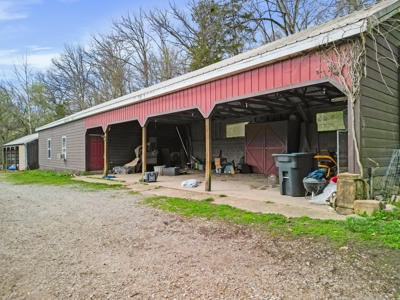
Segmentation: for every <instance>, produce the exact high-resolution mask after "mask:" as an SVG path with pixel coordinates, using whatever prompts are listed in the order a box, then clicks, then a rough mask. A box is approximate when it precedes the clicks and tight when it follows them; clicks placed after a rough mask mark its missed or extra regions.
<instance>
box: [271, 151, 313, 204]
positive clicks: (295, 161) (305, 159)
mask: <svg viewBox="0 0 400 300" xmlns="http://www.w3.org/2000/svg"><path fill="white" fill-rule="evenodd" d="M272 156H273V157H274V158H275V164H276V166H277V168H278V169H279V187H280V192H281V195H289V196H292V197H304V195H305V192H306V191H305V189H304V185H303V179H304V177H306V176H307V175H308V174H310V173H311V171H312V170H313V166H314V153H291V154H272Z"/></svg>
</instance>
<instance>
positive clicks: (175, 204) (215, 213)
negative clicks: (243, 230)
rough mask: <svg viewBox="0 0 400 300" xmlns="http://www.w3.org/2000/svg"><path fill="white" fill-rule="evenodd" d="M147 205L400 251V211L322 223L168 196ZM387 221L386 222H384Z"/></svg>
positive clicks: (268, 229) (275, 231)
mask: <svg viewBox="0 0 400 300" xmlns="http://www.w3.org/2000/svg"><path fill="white" fill-rule="evenodd" d="M145 203H147V204H149V205H151V206H153V207H156V208H159V209H162V210H165V211H170V212H174V213H179V214H182V215H184V216H186V217H202V218H208V219H215V220H221V221H226V222H232V223H236V224H242V225H251V226H255V227H257V228H259V229H261V230H263V231H265V232H267V233H270V234H279V235H286V236H288V237H290V236H306V237H322V236H323V237H327V238H328V239H330V240H331V241H332V242H334V243H335V244H336V245H337V246H341V245H343V244H345V243H346V242H356V243H363V244H365V243H366V244H369V245H375V246H378V247H385V248H392V249H400V212H393V213H387V212H383V211H380V212H377V213H375V214H374V215H373V216H372V217H367V218H364V219H358V218H348V219H346V220H345V221H340V220H319V219H311V218H309V217H300V218H287V217H285V216H283V215H280V214H273V213H267V214H264V213H253V212H249V211H245V210H242V209H239V208H235V207H232V206H229V205H226V204H220V205H215V204H213V203H210V199H205V200H201V201H195V200H187V199H182V198H170V197H165V196H159V197H152V198H148V199H146V200H145ZM385 218H386V219H385Z"/></svg>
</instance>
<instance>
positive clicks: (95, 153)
mask: <svg viewBox="0 0 400 300" xmlns="http://www.w3.org/2000/svg"><path fill="white" fill-rule="evenodd" d="M88 155H89V157H88V158H89V171H97V170H103V168H104V158H103V155H104V140H103V137H102V136H95V135H90V136H89V151H88Z"/></svg>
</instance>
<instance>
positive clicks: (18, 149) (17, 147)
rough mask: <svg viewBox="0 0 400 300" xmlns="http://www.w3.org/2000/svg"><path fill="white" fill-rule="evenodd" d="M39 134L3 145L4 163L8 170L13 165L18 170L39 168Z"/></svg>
mask: <svg viewBox="0 0 400 300" xmlns="http://www.w3.org/2000/svg"><path fill="white" fill-rule="evenodd" d="M38 149H39V134H38V133H34V134H30V135H26V136H24V137H21V138H19V139H16V140H14V141H11V142H9V143H7V144H4V145H3V162H4V164H5V167H6V169H8V168H9V167H10V166H12V165H16V166H17V170H20V171H23V170H34V169H37V168H39V156H38V154H39V150H38Z"/></svg>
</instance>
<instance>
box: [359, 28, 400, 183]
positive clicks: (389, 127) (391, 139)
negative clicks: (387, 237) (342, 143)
mask: <svg viewBox="0 0 400 300" xmlns="http://www.w3.org/2000/svg"><path fill="white" fill-rule="evenodd" d="M386 28H389V27H386ZM380 30H381V31H382V32H386V33H385V36H386V40H385V39H384V38H383V37H378V36H376V35H375V38H376V42H375V41H374V40H373V39H372V38H371V37H368V38H367V43H366V47H367V48H366V50H367V66H366V68H367V76H366V78H363V79H362V90H361V119H360V129H361V136H362V138H361V156H362V163H363V166H364V168H365V169H366V168H368V167H375V166H376V165H375V164H374V163H373V162H371V161H370V160H369V159H373V160H374V161H376V162H377V163H379V169H378V170H377V171H376V172H375V175H377V176H380V175H384V174H385V172H386V169H387V166H388V165H389V163H390V158H391V155H392V151H393V149H394V148H397V147H398V145H399V121H400V120H399V71H398V69H397V67H396V64H395V63H393V62H392V61H391V60H390V59H388V58H387V57H392V52H393V54H394V56H395V58H396V60H397V59H398V47H399V45H400V35H399V32H398V31H394V32H391V33H388V32H387V31H385V30H386V29H385V27H384V26H381V28H380ZM388 44H389V45H388ZM390 48H391V49H390ZM375 49H378V57H379V66H378V64H377V60H376V55H375ZM385 57H386V58H385ZM382 77H383V79H384V81H385V82H386V85H387V86H386V85H385V82H383V80H382Z"/></svg>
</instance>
